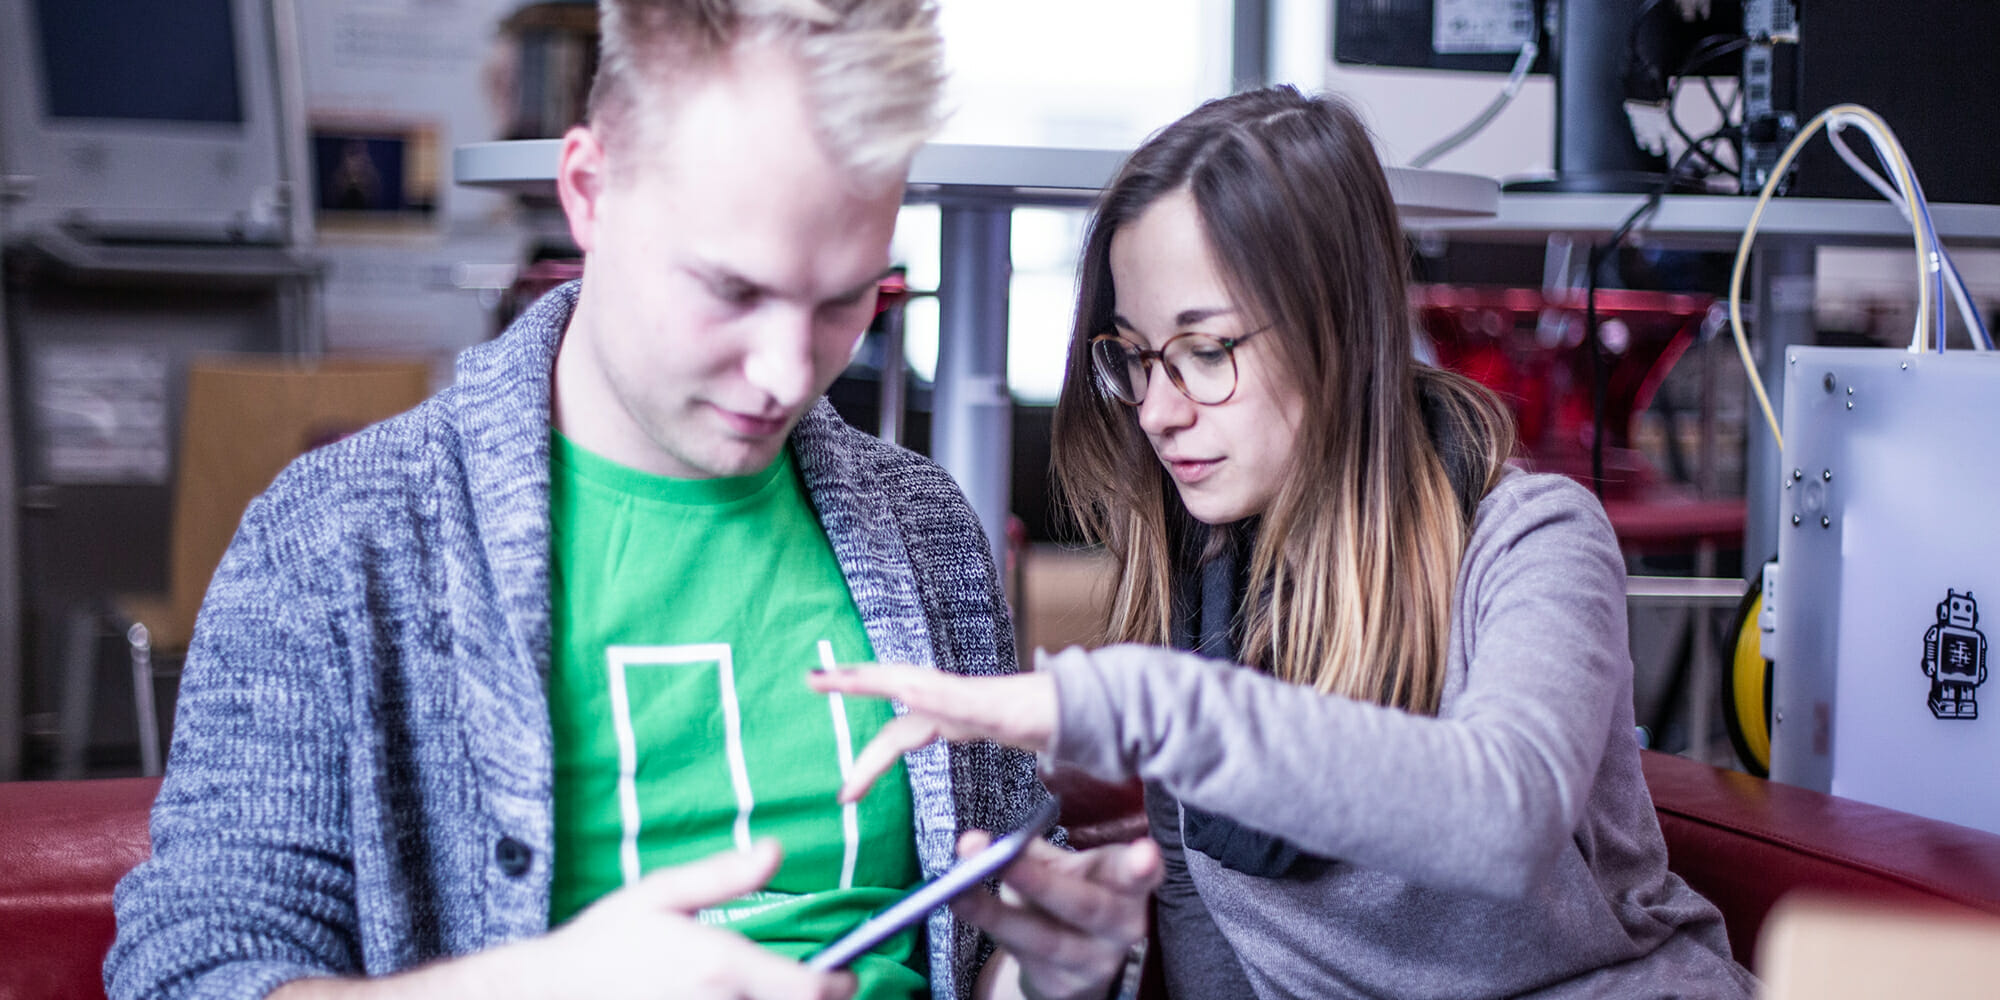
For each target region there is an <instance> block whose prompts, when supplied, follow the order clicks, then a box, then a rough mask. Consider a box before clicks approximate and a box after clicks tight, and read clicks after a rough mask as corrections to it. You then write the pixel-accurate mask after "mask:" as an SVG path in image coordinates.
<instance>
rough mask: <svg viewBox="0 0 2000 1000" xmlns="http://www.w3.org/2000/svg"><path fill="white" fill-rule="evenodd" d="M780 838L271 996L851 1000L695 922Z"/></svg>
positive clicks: (757, 867) (831, 978) (735, 888)
mask: <svg viewBox="0 0 2000 1000" xmlns="http://www.w3.org/2000/svg"><path fill="white" fill-rule="evenodd" d="M780 859H781V853H780V851H779V849H778V845H777V843H776V842H775V841H768V840H767V841H763V842H761V843H758V844H757V845H756V846H754V847H752V848H751V849H750V850H748V851H741V852H735V851H732V852H729V853H725V854H717V855H714V856H711V857H708V858H704V859H702V860H700V861H696V862H693V863H691V864H685V865H677V866H675V867H672V868H663V869H660V870H659V871H656V872H653V873H652V874H650V875H647V876H646V877H645V878H643V879H641V880H639V881H638V882H636V883H634V884H632V885H630V886H627V887H625V888H623V889H619V890H618V891H616V892H613V893H611V894H610V895H608V896H605V897H604V898H603V899H601V900H598V901H597V902H596V903H595V904H593V905H592V906H591V907H590V908H589V909H586V910H584V911H583V912H582V913H580V914H578V915H577V917H576V919H575V920H573V921H571V922H569V923H568V924H565V925H564V926H563V927H561V928H560V929H558V930H556V931H555V932H553V933H551V934H549V935H547V936H545V937H540V938H536V939H534V940H532V941H524V942H521V943H518V944H514V945H510V946H508V947H504V948H498V949H495V950H493V951H489V952H482V953H480V954H477V955H469V956H466V957H465V958H461V959H455V960H452V961H447V962H440V963H438V964H436V965H431V966H426V967H424V968H422V969H418V970H416V971H414V972H410V973H407V974H403V975H397V976H391V977H387V978H384V979H367V980H334V979H306V980H299V981H296V982H292V983H288V984H286V985H285V986H283V987H281V988H280V989H278V990H277V991H276V992H274V993H272V994H271V995H272V997H273V998H274V1000H311V998H318V997H341V998H344V997H368V998H392V997H405V996H408V997H459V996H464V997H474V996H476V997H493V998H514V997H518V998H523V1000H529V998H542V997H591V998H593V1000H620V998H632V1000H642V998H643V1000H660V998H668V997H672V998H683V997H686V998H694V1000H846V998H848V997H851V996H853V995H854V987H855V983H854V977H853V976H852V975H849V974H847V973H836V974H832V975H824V974H820V973H816V972H813V971H811V970H809V969H807V968H806V967H805V966H803V965H800V964H799V963H797V962H793V961H790V960H788V959H785V958H782V957H780V956H778V955H776V954H773V953H771V952H769V951H766V950H764V949H763V948H760V947H758V946H757V945H755V944H752V943H751V942H750V941H749V940H748V939H746V938H744V937H743V936H741V935H739V934H731V933H729V932H728V931H723V930H717V929H715V928H713V927H707V926H704V925H702V924H701V922H700V921H698V920H697V919H695V914H696V913H697V912H699V911H700V910H701V909H702V908H703V907H707V906H713V905H715V904H718V903H723V902H726V901H728V900H731V899H735V898H737V897H738V896H742V895H743V894H745V893H748V892H751V891H753V890H756V889H759V888H762V887H763V885H764V883H766V882H769V881H770V880H771V876H772V875H774V874H776V873H777V871H778V863H779V861H780Z"/></svg>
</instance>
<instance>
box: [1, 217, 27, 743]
mask: <svg viewBox="0 0 2000 1000" xmlns="http://www.w3.org/2000/svg"><path fill="white" fill-rule="evenodd" d="M11 187H12V185H11V183H10V181H9V179H8V178H6V177H0V261H4V260H5V258H6V245H7V212H8V205H9V203H10V202H11V201H12V200H13V192H12V190H11ZM12 354H13V345H12V344H11V343H9V342H8V339H7V301H6V293H5V284H4V283H0V781H13V780H15V779H17V778H19V777H20V776H21V729H22V726H21V552H20V548H19V546H20V539H21V529H20V520H19V513H20V508H19V506H17V498H16V496H15V492H14V491H15V484H16V483H17V481H18V480H17V479H16V478H15V477H16V470H15V454H14V449H15V448H16V447H17V446H18V444H19V440H18V438H17V437H16V435H15V427H14V417H13V413H14V402H13V392H14V375H13V373H12V372H11V371H9V370H8V364H7V359H8V357H9V356H10V355H12Z"/></svg>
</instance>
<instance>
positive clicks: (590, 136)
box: [556, 125, 607, 254]
mask: <svg viewBox="0 0 2000 1000" xmlns="http://www.w3.org/2000/svg"><path fill="white" fill-rule="evenodd" d="M606 177H607V175H606V164H605V162H604V144H603V143H601V142H599V141H598V138H597V133H595V132H592V131H591V130H590V127H589V126H588V125H577V126H574V127H572V128H571V129H570V130H569V131H568V132H566V133H564V134H563V140H562V156H561V158H560V159H558V160H557V161H556V195H557V197H559V198H560V199H561V200H562V207H563V214H564V215H566V216H568V217H569V235H570V238H571V239H573V240H575V241H576V245H577V248H578V249H580V250H582V251H583V252H584V253H586V254H588V253H590V251H591V248H592V245H593V244H594V243H595V242H596V236H597V212H598V199H599V198H601V197H603V195H604V187H605V182H606Z"/></svg>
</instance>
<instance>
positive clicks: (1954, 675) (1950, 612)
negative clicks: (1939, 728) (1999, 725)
mask: <svg viewBox="0 0 2000 1000" xmlns="http://www.w3.org/2000/svg"><path fill="white" fill-rule="evenodd" d="M1978 624H1979V604H1978V602H1976V601H1974V600H1973V599H1972V591H1969V590H1968V591H1966V592H1965V593H1963V594H1961V593H1959V592H1958V591H1956V590H1952V589H1950V588H1946V590H1945V592H1944V600H1942V601H1939V602H1938V606H1937V624H1935V625H1932V626H1931V627H1930V631H1928V632H1925V633H1924V675H1925V676H1926V677H1929V678H1930V679H1931V701H1930V705H1931V714H1932V715H1934V716H1937V717H1938V718H1940V719H1977V718H1979V703H1978V702H1977V701H1975V700H1974V699H1973V689H1974V688H1976V687H1978V686H1979V685H1981V684H1984V683H1986V636H1985V635H1984V634H1983V633H1981V632H1980V631H1979V629H1977V628H1975V627H1974V626H1976V625H1978Z"/></svg>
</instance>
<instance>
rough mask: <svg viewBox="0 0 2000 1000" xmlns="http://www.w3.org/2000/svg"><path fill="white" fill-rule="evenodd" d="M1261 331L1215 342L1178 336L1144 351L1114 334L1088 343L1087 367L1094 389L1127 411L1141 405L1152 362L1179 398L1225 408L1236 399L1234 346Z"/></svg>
mask: <svg viewBox="0 0 2000 1000" xmlns="http://www.w3.org/2000/svg"><path fill="white" fill-rule="evenodd" d="M1262 332H1264V331H1263V330H1252V331H1250V332H1249V333H1246V334H1244V335H1243V336H1241V337H1216V336H1211V335H1209V334H1206V333H1183V334H1180V335H1178V336H1176V337H1174V338H1172V339H1170V340H1168V341H1167V342H1166V343H1165V344H1162V345H1160V349H1159V350H1157V351H1152V350H1147V349H1146V348H1143V347H1140V346H1138V345H1137V344H1134V343H1132V342H1131V341H1129V340H1126V339H1125V338H1124V337H1121V336H1119V335H1118V334H1115V333H1101V334H1098V335H1097V336H1095V337H1092V338H1090V361H1091V365H1092V367H1093V368H1095V369H1096V371H1097V384H1098V385H1099V386H1100V387H1101V388H1102V389H1103V390H1104V394H1105V395H1107V396H1110V397H1111V398H1112V399H1115V400H1117V401H1119V402H1121V403H1124V404H1126V405H1128V406H1138V405H1139V404H1140V403H1143V402H1145V401H1146V386H1148V385H1150V384H1152V381H1153V362H1155V361H1158V362H1159V363H1160V364H1161V365H1164V366H1165V367H1166V369H1167V381H1169V382H1172V383H1173V384H1174V388H1176V389H1179V390H1180V392H1181V395H1183V396H1186V397H1187V398H1189V399H1191V400H1194V401H1195V402H1197V403H1200V404H1202V405H1204V406H1215V405H1218V404H1221V403H1227V402H1229V397H1231V396H1234V395H1236V345H1238V344H1241V343H1243V342H1244V341H1246V340H1249V339H1250V338H1251V337H1254V336H1256V335H1257V334H1259V333H1262Z"/></svg>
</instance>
